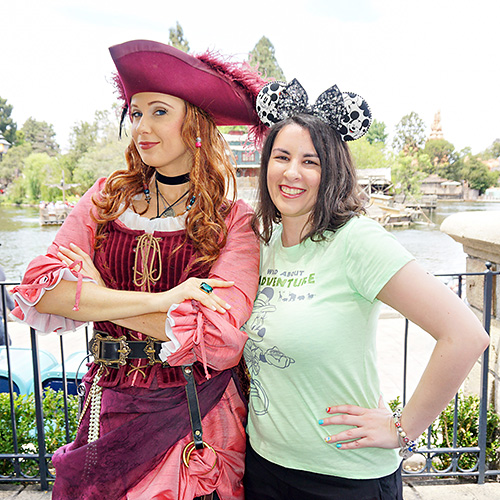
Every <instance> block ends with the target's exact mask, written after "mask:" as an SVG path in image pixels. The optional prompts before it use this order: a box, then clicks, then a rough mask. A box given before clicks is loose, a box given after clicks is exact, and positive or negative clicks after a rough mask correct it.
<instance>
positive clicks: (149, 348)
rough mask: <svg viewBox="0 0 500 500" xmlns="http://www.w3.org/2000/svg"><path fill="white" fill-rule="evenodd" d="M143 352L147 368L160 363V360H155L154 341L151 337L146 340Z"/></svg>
mask: <svg viewBox="0 0 500 500" xmlns="http://www.w3.org/2000/svg"><path fill="white" fill-rule="evenodd" d="M143 350H144V352H145V353H146V356H147V357H148V360H149V361H148V366H152V365H155V364H157V363H161V362H162V361H161V360H160V359H156V349H155V341H154V340H153V339H152V337H147V338H146V347H145V348H144V349H143Z"/></svg>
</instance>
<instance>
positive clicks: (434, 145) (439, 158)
mask: <svg viewBox="0 0 500 500" xmlns="http://www.w3.org/2000/svg"><path fill="white" fill-rule="evenodd" d="M423 152H424V153H425V154H427V155H428V156H429V159H430V169H429V170H428V171H427V173H428V174H437V175H440V176H441V177H444V178H446V179H449V176H450V175H452V171H453V166H452V165H453V164H454V163H455V162H456V161H457V160H458V154H457V152H456V151H455V146H453V144H452V143H451V142H448V141H446V140H445V139H431V140H429V141H427V142H426V143H425V147H424V149H423Z"/></svg>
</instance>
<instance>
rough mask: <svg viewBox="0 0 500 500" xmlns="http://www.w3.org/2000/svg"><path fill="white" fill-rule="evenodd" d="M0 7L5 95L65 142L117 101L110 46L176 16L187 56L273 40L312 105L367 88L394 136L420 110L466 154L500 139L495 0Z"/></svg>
mask: <svg viewBox="0 0 500 500" xmlns="http://www.w3.org/2000/svg"><path fill="white" fill-rule="evenodd" d="M2 3H3V5H2V7H1V9H0V16H1V21H2V22H1V28H0V33H1V35H0V51H1V52H0V54H1V59H0V61H1V62H0V97H2V98H4V99H7V101H8V103H9V104H11V105H12V106H13V108H14V109H13V113H12V117H13V119H14V120H15V121H16V123H17V124H18V128H21V126H22V124H23V123H24V121H25V120H26V119H27V118H29V117H33V118H35V119H36V120H39V121H46V122H48V123H51V124H52V125H53V126H54V130H55V132H56V134H57V142H58V143H59V144H60V145H61V147H62V149H63V151H64V150H65V149H67V148H68V144H69V142H68V138H69V134H70V130H71V127H72V126H73V125H75V124H76V123H78V122H81V121H92V120H93V117H94V113H95V111H96V110H105V109H110V108H111V105H112V104H113V103H114V102H116V95H115V94H114V92H113V87H112V84H111V75H112V73H113V71H114V66H113V62H112V60H111V57H110V56H109V51H108V47H110V46H111V45H115V44H119V43H122V42H125V41H127V40H133V39H149V40H155V41H159V42H164V43H168V33H169V28H170V27H174V26H175V24H176V22H179V23H180V24H181V26H182V28H183V30H184V36H185V38H186V39H187V40H188V42H189V44H190V48H191V52H192V53H202V52H204V51H205V50H207V49H211V50H216V51H218V52H220V53H221V54H224V55H227V56H231V57H232V58H233V60H241V61H243V60H245V59H246V58H247V54H248V52H250V51H251V50H252V49H253V47H254V46H255V44H256V43H257V42H258V41H259V39H260V38H261V37H262V36H266V37H267V38H269V39H270V41H271V42H272V44H273V45H274V48H275V55H276V58H277V60H278V63H279V64H280V66H281V68H282V69H283V71H284V73H285V76H286V78H287V80H291V79H292V78H297V79H298V80H299V82H300V83H301V84H302V86H303V87H304V88H305V89H306V91H307V93H308V95H309V99H310V102H314V101H315V100H316V98H317V96H318V95H319V94H320V93H321V92H323V91H324V90H326V89H327V88H329V87H330V86H332V85H333V84H337V85H338V87H339V88H340V89H341V90H343V91H352V92H356V93H358V94H360V95H361V96H363V97H364V98H365V99H366V101H367V102H368V103H369V105H370V107H371V109H372V113H373V116H374V118H375V119H377V120H378V121H381V122H384V123H385V125H386V130H387V132H389V134H391V135H392V134H393V133H394V129H395V127H396V125H397V124H398V122H399V121H400V120H401V118H403V116H405V115H407V114H409V113H411V112H416V113H417V114H418V115H419V116H420V118H421V119H422V120H423V121H424V123H425V124H426V127H427V129H426V134H429V133H430V127H431V125H432V122H433V119H434V116H435V114H436V113H437V112H438V111H439V112H440V113H441V125H442V129H443V134H444V138H445V139H446V140H448V141H449V142H451V143H452V144H453V145H454V146H455V148H456V149H457V150H461V149H463V148H466V147H470V148H471V149H472V152H473V153H479V152H480V151H482V150H484V149H486V148H488V147H489V146H490V145H491V144H492V143H493V141H494V140H495V139H497V138H500V120H499V115H500V97H499V93H500V92H499V90H500V2H499V1H498V0H475V1H474V2H471V1H469V0H467V1H464V0H419V1H415V0H344V1H340V0H309V1H308V0H288V1H286V2H285V1H279V2H271V1H269V0H254V1H252V2H242V1H237V0H233V1H228V0H221V1H216V0H212V1H210V0H203V1H200V0H189V1H182V0H173V1H172V0H161V1H158V0H148V1H145V2H138V1H130V0H120V1H117V0H99V1H98V0H43V1H40V0H16V1H10V2H2Z"/></svg>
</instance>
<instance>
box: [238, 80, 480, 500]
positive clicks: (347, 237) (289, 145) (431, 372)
mask: <svg viewBox="0 0 500 500" xmlns="http://www.w3.org/2000/svg"><path fill="white" fill-rule="evenodd" d="M257 111H258V113H259V115H260V117H261V119H262V120H263V121H264V123H267V124H268V125H270V126H272V128H271V130H270V132H269V135H268V137H267V139H266V141H265V143H264V146H263V150H262V160H261V174H260V200H259V205H258V207H257V212H256V217H255V220H254V228H255V229H256V232H257V233H258V235H259V236H260V238H261V241H262V244H261V263H260V281H259V291H258V295H257V299H256V302H255V304H254V310H253V313H252V316H251V318H250V319H249V321H248V322H247V323H246V325H245V326H244V329H245V331H246V332H247V334H248V337H249V340H248V341H247V344H246V347H245V359H246V362H247V366H248V369H249V371H250V375H251V392H250V404H249V417H248V418H249V421H248V426H247V433H248V435H249V444H248V446H247V459H246V479H245V483H246V484H245V495H246V499H247V500H253V499H259V500H265V499H273V500H276V499H281V498H283V499H285V498H286V499H287V500H290V499H300V500H309V499H310V500H319V499H342V500H345V499H350V498H353V499H356V500H363V499H383V500H388V499H398V500H401V499H402V482H401V472H400V462H401V457H400V456H398V453H397V451H396V450H397V449H398V448H400V455H402V456H408V455H409V454H411V453H412V451H413V450H414V448H415V443H414V441H413V440H415V439H417V438H418V436H419V435H420V434H421V433H422V432H423V431H424V430H425V429H426V428H427V426H428V425H429V424H430V423H431V422H432V421H433V420H434V419H435V418H436V416H437V415H438V414H439V413H440V411H441V410H442V409H443V408H444V407H445V406H446V404H447V403H448V402H449V401H450V400H451V399H452V398H453V396H454V394H455V393H456V391H457V390H458V388H459V387H460V384H461V383H462V381H463V380H464V378H465V377H466V375H467V373H468V372H469V371H470V369H471V368H472V366H473V365H474V363H475V362H476V360H477V359H478V357H479V355H480V354H481V353H482V352H483V350H484V349H485V348H486V346H487V345H488V336H487V334H486V332H485V331H484V330H483V328H482V327H481V324H480V323H479V321H478V320H477V319H476V317H475V316H474V314H473V313H472V312H471V311H470V310H469V309H468V308H467V307H466V306H465V305H464V304H463V302H461V301H460V300H459V299H458V298H457V296H456V295H455V294H453V292H451V291H450V290H449V289H448V288H447V287H445V286H444V285H443V284H442V283H441V282H440V281H439V280H437V279H436V278H434V277H433V276H431V275H430V274H428V273H427V272H426V271H424V270H423V269H422V268H421V267H420V266H419V265H418V264H417V263H416V262H415V260H414V258H413V257H412V256H411V255H410V254H409V253H408V252H407V251H406V250H405V249H404V248H403V247H402V246H401V245H400V244H399V243H398V242H397V241H396V239H395V238H394V237H393V236H392V235H391V234H389V233H388V232H387V231H385V229H383V228H382V227H381V226H380V225H379V224H377V223H376V222H374V221H373V220H371V219H369V218H367V217H365V216H364V215H363V204H362V201H361V200H360V198H359V196H358V189H357V182H356V175H355V168H354V164H353V161H352V158H351V155H350V152H349V148H348V145H347V143H346V141H349V140H353V139H356V138H359V137H361V136H362V135H363V134H364V133H365V132H366V131H367V130H368V127H369V125H370V122H371V113H370V110H369V108H368V105H367V104H366V102H365V101H364V100H363V99H362V98H361V97H360V96H357V95H356V94H352V93H342V92H340V91H339V89H338V88H337V87H336V86H334V87H332V88H330V89H328V90H327V91H326V92H325V93H324V94H322V95H321V96H320V97H319V98H318V101H317V102H316V104H315V105H314V106H309V105H308V104H307V96H306V94H305V91H304V90H303V89H302V87H301V86H300V84H299V83H298V82H297V81H296V80H294V81H292V82H291V83H290V84H289V85H286V84H281V83H279V82H273V83H271V84H268V85H267V86H266V87H264V89H263V90H261V93H260V94H259V98H258V99H257ZM382 302H384V303H386V304H388V305H389V306H391V307H393V308H395V309H396V310H398V311H400V312H401V313H402V314H403V315H404V316H405V317H407V318H408V319H409V320H411V321H413V322H414V323H416V324H417V325H419V326H420V327H422V328H423V329H424V330H426V331H427V332H428V333H429V334H430V335H432V336H433V337H434V338H435V339H436V346H435V349H434V352H433V354H432V356H431V358H430V361H429V363H428V365H427V369H426V370H425V372H424V374H423V376H422V378H421V380H420V383H419V385H418V387H417V389H416V390H415V392H414V394H413V396H412V397H411V399H410V400H409V401H408V403H407V405H406V406H405V408H404V411H403V412H402V414H401V415H400V416H398V415H393V414H392V412H391V411H390V410H389V409H388V408H387V406H386V405H385V403H384V401H383V398H382V396H381V392H380V384H379V379H378V375H377V369H376V349H375V336H376V327H377V319H378V312H379V307H380V305H381V303H382ZM403 429H404V431H403Z"/></svg>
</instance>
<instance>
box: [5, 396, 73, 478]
mask: <svg viewBox="0 0 500 500" xmlns="http://www.w3.org/2000/svg"><path fill="white" fill-rule="evenodd" d="M10 410H11V407H10V396H9V394H8V393H0V453H14V442H13V435H12V422H11V411H10ZM14 414H15V416H16V418H15V425H16V432H17V443H18V451H19V453H38V437H37V430H36V418H35V398H34V394H30V395H28V396H26V395H14ZM43 415H44V423H45V447H46V450H47V453H54V451H55V450H57V448H59V447H61V446H62V445H64V444H66V427H65V418H64V393H63V392H62V391H54V390H52V389H47V390H46V391H45V392H44V398H43ZM77 417H78V397H77V396H72V395H69V396H68V420H69V435H70V441H72V440H73V439H74V438H75V435H76V430H77V425H78V418H77ZM20 462H21V463H20V467H21V471H22V473H23V474H25V475H27V476H38V475H39V470H38V469H39V467H38V461H37V460H28V461H26V460H25V459H21V460H20ZM13 474H14V464H13V460H9V459H3V460H0V475H2V476H12V475H13Z"/></svg>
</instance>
